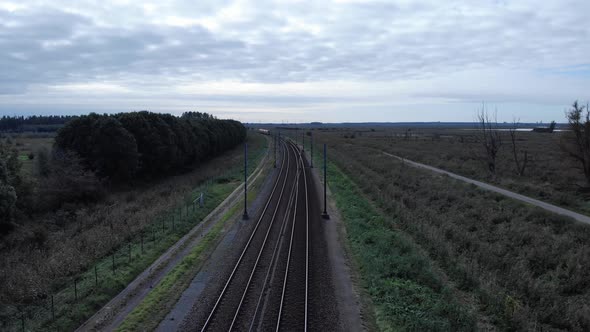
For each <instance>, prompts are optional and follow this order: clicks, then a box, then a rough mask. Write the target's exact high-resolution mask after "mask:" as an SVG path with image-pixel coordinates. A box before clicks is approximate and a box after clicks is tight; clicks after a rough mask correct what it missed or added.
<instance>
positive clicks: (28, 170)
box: [4, 133, 55, 177]
mask: <svg viewBox="0 0 590 332" xmlns="http://www.w3.org/2000/svg"><path fill="white" fill-rule="evenodd" d="M4 136H5V140H6V139H8V140H9V141H10V142H12V144H13V145H14V147H16V149H17V151H18V157H19V160H20V161H21V162H22V164H23V168H22V171H23V173H24V174H25V175H26V176H28V177H35V176H36V174H35V159H34V158H35V157H36V154H37V152H38V151H39V150H41V149H47V151H51V148H52V147H53V142H54V138H55V134H49V133H45V134H35V133H23V134H5V135H4ZM30 156H33V159H31V158H30Z"/></svg>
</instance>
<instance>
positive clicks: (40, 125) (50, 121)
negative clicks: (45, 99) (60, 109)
mask: <svg viewBox="0 0 590 332" xmlns="http://www.w3.org/2000/svg"><path fill="white" fill-rule="evenodd" d="M77 117H78V116H75V115H49V116H43V115H33V116H6V115H4V116H3V117H1V118H0V131H24V130H28V129H34V130H35V131H56V130H57V129H58V128H59V127H60V126H62V125H64V124H66V123H67V122H69V121H70V120H73V119H75V118H77Z"/></svg>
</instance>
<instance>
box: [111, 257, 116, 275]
mask: <svg viewBox="0 0 590 332" xmlns="http://www.w3.org/2000/svg"><path fill="white" fill-rule="evenodd" d="M111 257H112V258H113V274H115V253H114V252H113V255H111Z"/></svg>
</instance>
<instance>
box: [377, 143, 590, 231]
mask: <svg viewBox="0 0 590 332" xmlns="http://www.w3.org/2000/svg"><path fill="white" fill-rule="evenodd" d="M382 152H383V151H382ZM383 154H384V155H386V156H389V157H392V158H395V159H398V160H401V161H402V162H404V163H407V164H408V165H410V166H413V167H416V168H422V169H427V170H429V171H432V172H435V173H439V174H444V175H448V176H450V177H452V178H454V179H457V180H460V181H463V182H466V183H470V184H473V185H476V186H478V187H479V188H482V189H485V190H489V191H493V192H495V193H498V194H501V195H504V196H507V197H510V198H513V199H516V200H519V201H521V202H525V203H528V204H531V205H534V206H537V207H540V208H542V209H544V210H547V211H549V212H553V213H557V214H560V215H563V216H567V217H570V218H572V219H575V220H577V221H579V222H582V223H585V224H590V217H588V216H585V215H583V214H579V213H576V212H573V211H570V210H567V209H564V208H561V207H559V206H556V205H553V204H549V203H545V202H543V201H540V200H537V199H534V198H530V197H528V196H524V195H521V194H517V193H515V192H512V191H509V190H506V189H502V188H500V187H496V186H493V185H490V184H487V183H484V182H481V181H477V180H473V179H470V178H466V177H464V176H461V175H458V174H455V173H451V172H449V171H445V170H442V169H440V168H436V167H432V166H429V165H425V164H421V163H417V162H415V161H411V160H408V159H405V158H402V157H399V156H396V155H393V154H391V153H387V152H383Z"/></svg>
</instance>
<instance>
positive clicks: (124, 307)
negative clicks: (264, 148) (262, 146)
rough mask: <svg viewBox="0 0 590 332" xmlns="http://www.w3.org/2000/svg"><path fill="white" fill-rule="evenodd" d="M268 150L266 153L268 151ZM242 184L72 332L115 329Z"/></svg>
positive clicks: (257, 171) (196, 240)
mask: <svg viewBox="0 0 590 332" xmlns="http://www.w3.org/2000/svg"><path fill="white" fill-rule="evenodd" d="M269 151H270V150H269ZM269 156H270V154H267V155H266V156H265V157H264V158H263V159H262V161H261V162H260V164H259V165H258V167H257V168H256V169H255V170H254V172H253V173H252V175H250V177H249V178H248V181H249V182H252V183H253V182H254V181H255V180H256V179H258V177H259V176H260V175H261V174H262V170H263V168H264V165H266V164H267V163H268V161H269V160H270V157H269ZM243 186H244V185H243V184H242V185H240V186H238V188H236V189H235V190H234V191H233V192H232V193H231V194H230V195H229V196H228V197H227V198H226V199H225V200H224V201H223V202H222V203H221V204H220V205H219V206H218V207H217V208H215V209H214V210H213V211H212V212H211V213H210V214H209V215H208V216H207V217H205V219H203V221H202V222H200V223H199V224H198V225H197V226H195V227H194V228H193V229H191V230H190V231H189V232H188V233H187V234H186V235H185V236H183V237H182V238H181V239H180V240H178V242H176V243H175V244H174V245H173V246H172V247H170V248H169V249H168V250H167V251H166V252H165V253H164V254H162V256H160V257H159V258H158V259H157V260H156V261H155V262H154V263H153V264H152V265H150V267H148V268H147V269H146V270H145V271H143V272H142V273H141V274H140V275H139V276H138V277H137V278H136V279H135V280H133V281H132V282H131V283H130V284H129V285H128V286H127V287H126V288H125V289H124V290H123V291H121V293H119V294H118V295H117V296H116V297H114V298H113V299H112V300H111V301H109V302H108V303H107V304H106V305H105V306H104V307H103V308H101V309H100V310H99V311H98V312H97V313H96V314H94V315H93V316H92V317H90V319H88V320H87V321H86V322H85V323H84V324H82V325H81V326H80V327H79V328H78V329H77V330H76V331H105V330H106V331H112V330H115V329H116V328H117V327H118V326H119V325H120V324H121V323H122V322H123V321H124V320H125V317H127V315H128V314H129V313H131V311H133V309H135V307H136V306H137V305H139V304H140V303H141V301H142V300H143V299H144V298H145V297H146V296H147V295H148V294H149V293H150V291H151V289H152V288H153V287H154V286H155V285H157V284H158V283H159V282H160V281H161V280H162V279H163V278H164V277H165V276H166V275H167V273H168V272H170V271H171V270H172V269H173V268H174V267H175V266H176V265H177V264H178V263H179V262H181V261H182V259H183V258H184V257H185V256H186V255H188V254H189V253H190V252H191V249H192V248H194V247H195V246H196V245H198V244H199V243H200V241H201V239H202V235H203V234H206V232H208V231H209V229H210V228H211V227H213V225H215V221H217V220H218V219H219V218H220V217H221V216H223V214H224V213H225V212H226V211H227V210H228V209H230V208H231V207H232V206H233V205H234V204H236V203H237V202H238V201H239V200H240V199H241V193H242V191H243Z"/></svg>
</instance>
